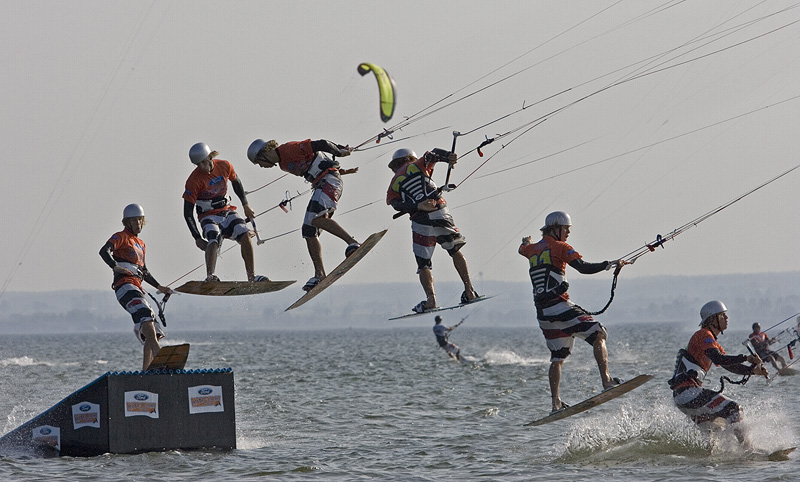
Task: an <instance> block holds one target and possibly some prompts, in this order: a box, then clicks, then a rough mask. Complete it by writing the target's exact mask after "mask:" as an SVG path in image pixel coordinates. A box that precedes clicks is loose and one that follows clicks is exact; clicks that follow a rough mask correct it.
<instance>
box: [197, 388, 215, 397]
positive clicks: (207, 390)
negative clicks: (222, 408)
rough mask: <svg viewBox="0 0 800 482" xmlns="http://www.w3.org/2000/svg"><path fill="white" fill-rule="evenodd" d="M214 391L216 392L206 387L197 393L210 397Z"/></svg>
mask: <svg viewBox="0 0 800 482" xmlns="http://www.w3.org/2000/svg"><path fill="white" fill-rule="evenodd" d="M213 391H214V390H212V389H210V388H207V387H206V388H201V389H200V390H198V391H197V393H198V394H199V395H208V394H209V393H211V392H213Z"/></svg>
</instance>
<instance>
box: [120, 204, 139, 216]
mask: <svg viewBox="0 0 800 482" xmlns="http://www.w3.org/2000/svg"><path fill="white" fill-rule="evenodd" d="M138 217H144V208H142V207H141V206H139V205H138V204H128V205H127V206H125V209H123V210H122V218H123V219H125V218H138Z"/></svg>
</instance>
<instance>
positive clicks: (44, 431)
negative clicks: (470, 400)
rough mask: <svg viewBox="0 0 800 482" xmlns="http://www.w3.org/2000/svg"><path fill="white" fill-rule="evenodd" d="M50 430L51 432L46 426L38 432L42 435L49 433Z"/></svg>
mask: <svg viewBox="0 0 800 482" xmlns="http://www.w3.org/2000/svg"><path fill="white" fill-rule="evenodd" d="M50 432H51V430H50V429H49V428H47V427H44V428H42V429H41V430H39V433H40V434H42V435H50Z"/></svg>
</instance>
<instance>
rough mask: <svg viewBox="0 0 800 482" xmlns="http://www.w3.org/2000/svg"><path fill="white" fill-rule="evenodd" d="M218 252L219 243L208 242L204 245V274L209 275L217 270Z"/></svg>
mask: <svg viewBox="0 0 800 482" xmlns="http://www.w3.org/2000/svg"><path fill="white" fill-rule="evenodd" d="M218 253H219V243H218V242H209V243H208V246H206V276H211V275H212V274H214V271H216V270H217V254H218Z"/></svg>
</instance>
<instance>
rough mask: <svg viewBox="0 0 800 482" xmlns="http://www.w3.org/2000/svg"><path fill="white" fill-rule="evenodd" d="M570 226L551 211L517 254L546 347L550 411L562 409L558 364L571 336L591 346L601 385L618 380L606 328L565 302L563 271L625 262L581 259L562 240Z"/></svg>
mask: <svg viewBox="0 0 800 482" xmlns="http://www.w3.org/2000/svg"><path fill="white" fill-rule="evenodd" d="M571 226H572V220H571V219H570V217H569V215H568V214H567V213H565V212H564V211H555V212H552V213H550V214H548V215H547V217H546V218H545V224H544V226H543V227H542V228H541V231H542V240H541V241H539V242H538V243H533V241H532V238H531V236H527V237H525V238H523V239H522V245H521V246H520V247H519V254H521V255H522V256H524V257H525V258H527V259H528V261H529V264H530V268H529V274H530V277H531V282H532V283H533V301H534V304H535V305H536V318H537V319H538V320H539V328H541V330H542V333H543V334H544V338H545V340H546V342H547V348H548V349H550V370H549V380H550V394H551V396H552V399H553V411H554V412H556V411H558V410H561V409H563V408H566V407H567V405H566V404H565V403H564V402H562V401H561V398H560V396H559V386H560V384H561V368H562V366H563V364H564V360H565V359H566V358H567V357H568V356H569V355H570V352H571V351H572V347H573V345H574V342H575V338H576V337H577V338H581V339H583V340H584V341H586V342H587V343H589V344H590V345H592V347H593V349H594V357H595V360H596V361H597V368H598V369H599V370H600V378H601V379H602V382H603V389H606V388H610V387H613V386H614V385H618V384H620V383H621V380H620V379H619V378H612V377H611V375H609V371H608V352H607V350H606V337H607V333H606V329H605V327H604V326H603V325H601V324H600V323H599V322H596V321H594V318H592V315H591V314H589V313H588V312H587V311H586V310H584V309H583V308H581V307H580V306H578V305H576V304H574V303H573V302H572V301H570V299H569V294H568V293H567V289H568V288H569V283H568V282H567V278H566V273H565V269H566V266H567V265H570V266H572V267H573V268H575V269H576V270H578V272H580V273H582V274H594V273H599V272H600V271H603V270H607V269H610V268H612V267H614V266H622V265H624V264H627V263H626V262H625V261H623V260H621V259H620V260H616V261H602V262H599V263H587V262H586V261H583V259H582V257H581V255H580V254H578V252H577V251H575V249H574V248H573V247H572V246H570V245H569V244H567V243H566V241H567V237H569V233H570V227H571Z"/></svg>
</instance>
